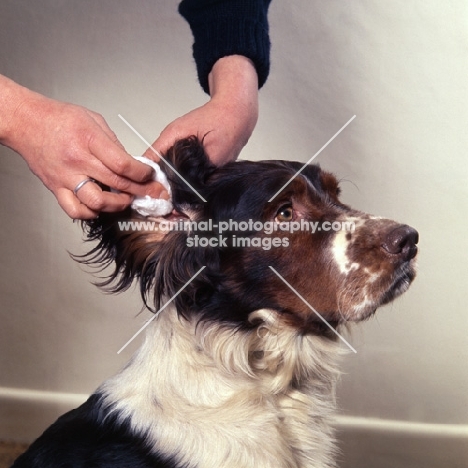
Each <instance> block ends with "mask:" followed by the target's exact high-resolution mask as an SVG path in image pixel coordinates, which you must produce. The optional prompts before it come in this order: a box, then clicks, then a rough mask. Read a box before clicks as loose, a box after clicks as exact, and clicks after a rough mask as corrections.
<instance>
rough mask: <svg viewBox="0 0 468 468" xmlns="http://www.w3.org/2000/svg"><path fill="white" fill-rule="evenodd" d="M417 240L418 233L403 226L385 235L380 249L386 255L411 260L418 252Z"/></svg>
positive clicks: (409, 227)
mask: <svg viewBox="0 0 468 468" xmlns="http://www.w3.org/2000/svg"><path fill="white" fill-rule="evenodd" d="M418 240H419V234H418V231H416V229H413V228H412V227H411V226H407V225H406V224H403V225H400V226H398V227H396V228H394V229H392V230H391V231H390V232H388V233H387V234H386V236H385V238H384V241H383V243H382V247H383V248H384V249H385V250H386V251H387V252H388V253H390V254H392V255H398V256H399V257H401V259H402V260H411V259H412V258H414V257H415V256H416V254H417V252H418V248H417V247H416V244H417V243H418Z"/></svg>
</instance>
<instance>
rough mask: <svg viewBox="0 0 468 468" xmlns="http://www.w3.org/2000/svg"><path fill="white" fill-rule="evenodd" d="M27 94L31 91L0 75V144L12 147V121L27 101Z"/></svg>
mask: <svg viewBox="0 0 468 468" xmlns="http://www.w3.org/2000/svg"><path fill="white" fill-rule="evenodd" d="M28 93H31V91H29V90H28V89H26V88H23V87H22V86H20V85H19V84H17V83H15V82H14V81H12V80H10V79H9V78H7V77H5V76H2V75H0V143H1V144H2V145H6V146H13V145H14V140H15V138H14V136H15V131H14V126H15V123H14V121H15V119H16V118H17V117H18V112H19V110H20V109H21V107H22V106H23V104H24V102H25V101H26V100H27V97H28Z"/></svg>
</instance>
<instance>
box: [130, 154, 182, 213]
mask: <svg viewBox="0 0 468 468" xmlns="http://www.w3.org/2000/svg"><path fill="white" fill-rule="evenodd" d="M134 158H135V159H136V160H138V161H140V162H142V163H144V164H148V166H151V167H152V168H153V169H154V180H155V181H156V182H159V183H160V184H161V185H162V186H163V187H164V188H165V189H166V191H167V193H168V194H169V200H163V199H162V198H151V197H150V196H149V195H146V196H144V197H136V198H135V199H134V200H133V202H132V205H131V207H132V209H133V210H135V211H137V212H138V213H140V214H141V215H143V216H155V217H158V216H165V215H168V214H169V213H170V212H171V211H172V208H173V206H172V201H171V198H172V193H171V186H170V185H169V182H168V181H167V177H166V174H164V172H163V171H162V170H161V168H160V167H159V164H158V163H155V162H154V161H152V160H151V159H148V158H145V157H144V156H134Z"/></svg>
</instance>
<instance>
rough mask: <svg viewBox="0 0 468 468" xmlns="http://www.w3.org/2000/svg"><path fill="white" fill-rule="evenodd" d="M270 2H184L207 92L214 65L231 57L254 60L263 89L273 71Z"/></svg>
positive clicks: (259, 83)
mask: <svg viewBox="0 0 468 468" xmlns="http://www.w3.org/2000/svg"><path fill="white" fill-rule="evenodd" d="M270 1H271V0H230V1H220V2H213V1H211V2H204V1H203V0H196V1H191V0H184V1H183V2H182V3H181V4H180V5H179V12H180V14H181V15H182V16H183V17H184V18H185V19H186V20H187V21H188V23H189V24H190V28H191V30H192V33H193V36H194V39H195V40H194V44H193V57H194V59H195V62H196V65H197V73H198V79H199V81H200V84H201V86H202V88H203V90H204V91H205V92H206V93H209V87H208V74H209V73H210V71H211V69H212V68H213V65H214V64H215V62H216V61H217V60H219V59H220V58H221V57H226V56H228V55H243V56H244V57H247V58H249V59H250V60H252V62H253V63H254V66H255V68H256V70H257V75H258V87H259V88H261V87H262V86H263V84H264V83H265V81H266V79H267V77H268V73H269V70H270V40H269V36H268V20H267V12H268V6H269V4H270ZM205 4H209V5H208V6H204V5H205Z"/></svg>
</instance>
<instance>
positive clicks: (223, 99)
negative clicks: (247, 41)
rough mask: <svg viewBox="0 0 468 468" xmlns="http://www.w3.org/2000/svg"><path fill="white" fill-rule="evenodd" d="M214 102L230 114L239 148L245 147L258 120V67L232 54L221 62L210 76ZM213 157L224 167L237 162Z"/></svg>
mask: <svg viewBox="0 0 468 468" xmlns="http://www.w3.org/2000/svg"><path fill="white" fill-rule="evenodd" d="M208 83H209V91H210V95H211V100H212V101H213V103H215V104H216V105H219V106H221V107H222V108H223V109H224V113H225V114H226V115H231V116H232V119H231V123H232V126H233V128H231V132H232V134H234V135H237V138H236V140H237V142H238V145H239V151H240V148H242V147H243V146H245V144H246V143H247V141H248V139H249V137H250V135H251V134H252V132H253V130H254V128H255V125H256V123H257V119H258V77H257V72H256V69H255V66H254V65H253V63H252V62H251V60H249V59H248V58H246V57H243V56H240V55H231V56H228V57H223V58H221V59H219V60H218V61H217V62H216V63H215V65H214V66H213V68H212V70H211V72H210V74H209V75H208ZM234 158H235V156H234V155H233V154H231V155H230V156H229V158H228V159H226V157H225V158H224V159H222V160H217V159H216V158H213V159H214V160H213V162H214V163H215V164H223V163H225V162H227V161H228V160H231V159H234Z"/></svg>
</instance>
